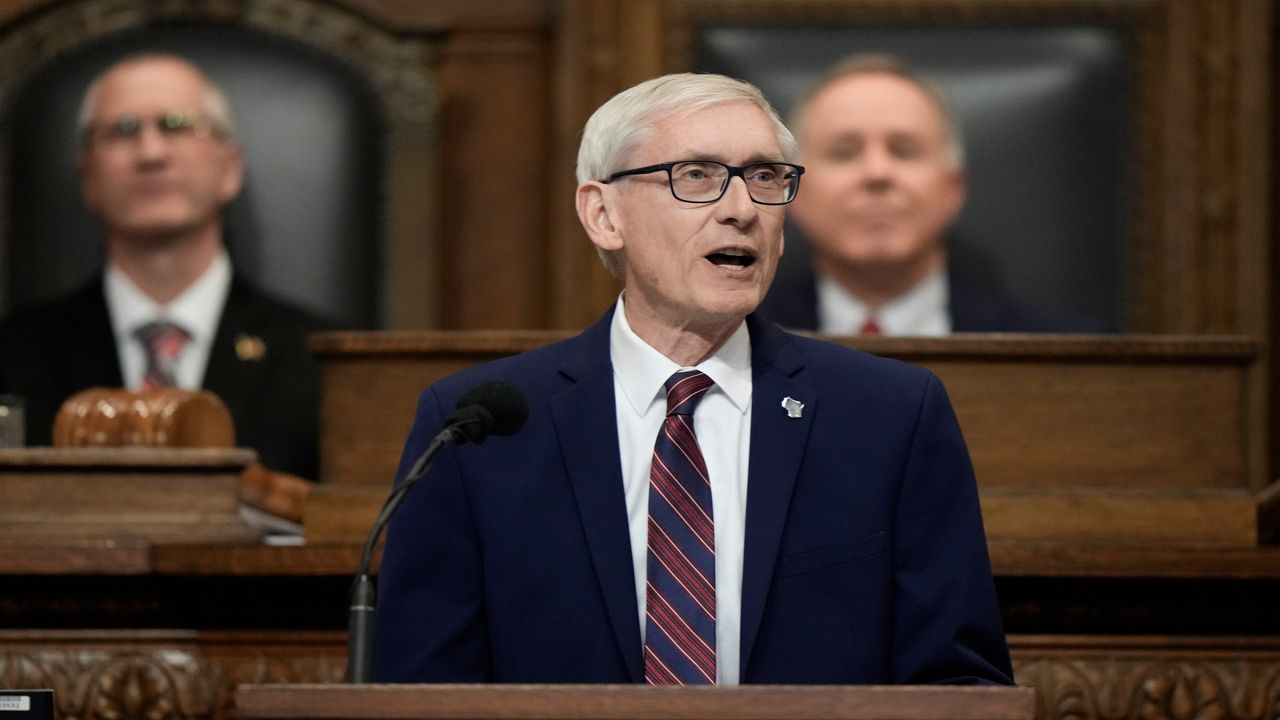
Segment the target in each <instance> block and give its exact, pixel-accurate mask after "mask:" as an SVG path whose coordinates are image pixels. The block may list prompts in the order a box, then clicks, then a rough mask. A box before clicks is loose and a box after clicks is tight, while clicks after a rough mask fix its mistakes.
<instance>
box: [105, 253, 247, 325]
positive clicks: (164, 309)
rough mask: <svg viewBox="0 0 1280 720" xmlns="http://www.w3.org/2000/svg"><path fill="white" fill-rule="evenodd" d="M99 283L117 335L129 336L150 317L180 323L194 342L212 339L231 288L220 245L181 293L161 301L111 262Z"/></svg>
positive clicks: (227, 266)
mask: <svg viewBox="0 0 1280 720" xmlns="http://www.w3.org/2000/svg"><path fill="white" fill-rule="evenodd" d="M103 286H104V288H105V294H106V297H107V307H108V309H109V310H110V315H111V326H112V330H113V332H114V333H115V335H116V337H117V338H128V337H132V336H133V333H134V331H136V330H137V329H138V328H139V327H141V326H143V325H145V324H147V323H149V322H152V321H154V320H167V321H170V322H174V323H177V324H178V325H180V326H182V328H183V329H184V330H186V331H187V332H188V333H189V334H190V335H191V339H192V340H193V341H195V342H205V343H208V342H212V341H213V335H214V333H215V332H216V330H217V327H218V320H219V319H220V317H221V315H222V306H223V304H224V303H225V302H226V299H227V294H228V292H230V288H231V261H230V259H229V258H228V257H227V251H226V250H225V249H222V250H220V251H219V252H218V254H217V255H215V256H214V258H213V262H212V263H210V264H209V267H208V268H207V269H206V270H205V271H204V273H203V274H202V275H201V276H200V277H199V278H197V279H196V281H195V282H194V283H192V284H191V286H190V287H188V288H187V289H186V290H183V291H182V294H180V295H178V297H176V298H174V299H173V300H172V301H171V302H169V303H168V304H165V305H161V304H160V303H157V302H156V301H154V300H152V299H151V297H150V296H149V295H147V294H146V293H145V292H143V291H142V290H141V289H140V288H139V287H138V286H137V285H135V284H134V283H133V281H132V280H130V279H129V277H128V276H127V275H125V273H124V271H123V270H121V269H120V268H118V267H116V266H115V265H111V264H108V265H107V269H106V272H105V273H104V276H103Z"/></svg>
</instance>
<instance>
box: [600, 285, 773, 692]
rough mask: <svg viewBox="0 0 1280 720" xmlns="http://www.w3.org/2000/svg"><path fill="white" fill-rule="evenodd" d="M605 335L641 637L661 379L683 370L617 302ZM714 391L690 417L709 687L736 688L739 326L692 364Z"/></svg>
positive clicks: (744, 341) (742, 356) (742, 347)
mask: <svg viewBox="0 0 1280 720" xmlns="http://www.w3.org/2000/svg"><path fill="white" fill-rule="evenodd" d="M609 332H610V334H609V353H610V357H611V359H612V361H613V389H614V395H615V399H616V402H617V412H618V449H619V451H620V454H621V457H622V484H623V490H624V492H625V493H626V499H627V521H628V525H629V528H630V531H631V559H632V563H633V565H634V567H635V577H636V604H637V607H639V609H640V639H641V641H642V642H643V640H644V633H645V581H646V579H647V576H648V568H647V563H648V545H649V535H648V527H649V465H650V464H651V463H652V461H653V447H654V444H655V443H656V442H657V439H658V431H659V430H660V429H661V427H662V421H663V420H664V419H665V418H666V415H667V392H666V389H665V387H664V383H666V381H667V379H668V378H669V377H671V376H672V375H673V374H675V373H676V372H677V371H679V370H682V369H688V368H682V367H681V366H679V365H677V364H676V363H674V362H672V361H671V360H670V359H668V358H667V357H666V356H664V355H662V354H661V353H659V352H658V351H657V350H654V349H653V348H652V347H650V346H649V345H648V344H647V343H645V341H644V340H641V339H640V337H639V336H638V335H636V334H635V332H633V331H632V330H631V326H630V324H628V323H627V313H626V306H625V304H624V303H623V300H622V298H618V307H617V310H616V311H615V312H614V314H613V325H612V327H611V328H610V331H609ZM696 367H697V369H698V370H701V371H702V372H703V373H706V375H707V376H708V377H710V378H711V379H712V380H713V381H715V385H714V386H712V387H711V388H710V389H709V390H707V393H706V395H704V396H703V398H702V402H701V403H699V405H698V407H697V409H696V410H695V411H694V414H693V430H694V434H696V435H697V436H698V445H699V446H700V447H701V448H702V455H703V458H704V459H705V460H706V463H707V474H708V475H709V476H710V478H711V505H712V515H713V519H714V521H715V540H716V681H717V682H718V683H719V684H721V685H737V684H738V673H739V668H738V661H739V658H738V652H739V647H740V645H741V636H742V558H743V546H744V543H745V542H746V517H747V465H748V460H749V456H750V451H751V338H750V334H749V333H748V332H747V325H746V323H745V322H744V323H742V324H741V325H739V326H738V329H737V330H736V331H735V332H734V333H733V335H732V336H731V337H730V338H729V340H728V341H727V342H725V344H724V345H723V346H722V347H721V348H720V349H719V350H717V351H716V353H715V354H714V355H712V356H711V357H710V358H707V359H706V360H704V361H703V362H701V363H699V364H698V365H697V366H696Z"/></svg>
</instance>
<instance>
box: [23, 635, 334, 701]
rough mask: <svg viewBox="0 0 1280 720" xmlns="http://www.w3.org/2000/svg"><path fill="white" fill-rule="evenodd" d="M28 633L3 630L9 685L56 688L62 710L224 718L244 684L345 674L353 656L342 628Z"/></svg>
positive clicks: (311, 680)
mask: <svg viewBox="0 0 1280 720" xmlns="http://www.w3.org/2000/svg"><path fill="white" fill-rule="evenodd" d="M27 635H28V637H26V638H25V641H22V640H20V639H19V638H8V637H4V636H2V635H0V687H8V688H23V687H27V688H52V689H53V690H54V697H55V703H56V706H57V710H56V714H57V717H60V718H62V717H68V718H70V717H74V718H80V719H81V720H176V719H184V718H201V719H206V718H208V719H211V720H222V719H224V718H230V717H231V716H232V715H231V708H232V700H233V696H234V693H235V688H236V686H237V685H239V684H242V683H334V682H341V681H342V676H343V672H344V670H345V666H346V659H345V656H346V653H345V644H344V640H343V637H342V634H341V633H323V634H315V633H313V634H312V637H304V638H297V637H287V636H282V635H281V634H280V633H275V635H276V637H270V636H271V635H272V634H271V633H265V635H267V636H268V637H267V638H265V639H262V640H260V641H257V642H254V641H253V638H250V637H247V636H241V637H235V638H232V639H231V641H230V642H228V643H222V642H214V643H213V644H211V645H205V644H204V643H199V642H196V640H197V638H196V637H195V636H194V635H195V634H194V633H188V634H185V635H186V637H183V636H182V634H173V636H170V637H163V636H161V637H157V636H156V634H154V633H152V634H148V633H145V632H140V631H134V632H128V631H126V632H121V633H91V632H84V633H78V634H69V633H49V634H48V635H49V636H50V637H49V639H48V640H42V639H41V637H40V634H39V633H28V634H27ZM68 635H76V636H78V639H79V641H78V642H69V641H70V640H71V639H72V638H71V637H68ZM317 635H320V636H319V637H317ZM258 637H261V636H260V635H259V636H258Z"/></svg>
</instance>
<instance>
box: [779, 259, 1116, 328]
mask: <svg viewBox="0 0 1280 720" xmlns="http://www.w3.org/2000/svg"><path fill="white" fill-rule="evenodd" d="M947 281H948V285H949V287H950V297H948V298H947V306H948V309H949V310H950V312H951V330H952V331H953V332H1015V333H1097V332H1103V330H1104V329H1103V327H1102V326H1101V325H1100V324H1099V323H1096V322H1091V321H1089V320H1087V319H1084V318H1075V317H1070V316H1069V315H1067V314H1066V313H1061V312H1053V311H1050V310H1046V309H1044V308H1038V307H1034V306H1031V305H1027V304H1023V303H1017V302H1014V301H1013V300H1011V299H1009V298H1008V297H1005V296H1004V295H1002V294H1000V293H999V292H997V291H995V290H992V289H990V288H983V287H980V286H978V285H976V284H974V283H973V282H970V281H969V280H968V279H967V278H965V276H964V275H962V274H958V273H956V272H953V271H951V270H950V268H949V269H948V273H947ZM757 312H759V313H760V314H761V315H763V316H765V317H767V318H769V319H770V320H772V321H774V322H776V323H778V324H779V325H781V326H783V327H785V328H788V329H791V330H816V329H817V328H818V285H817V278H816V277H815V275H814V273H813V270H812V268H805V269H803V270H794V271H790V272H788V273H785V274H784V273H782V272H779V273H778V276H777V277H776V278H775V279H774V281H773V286H772V287H771V288H769V294H768V295H767V296H766V297H765V299H764V302H762V303H761V304H760V308H759V310H758V311H757Z"/></svg>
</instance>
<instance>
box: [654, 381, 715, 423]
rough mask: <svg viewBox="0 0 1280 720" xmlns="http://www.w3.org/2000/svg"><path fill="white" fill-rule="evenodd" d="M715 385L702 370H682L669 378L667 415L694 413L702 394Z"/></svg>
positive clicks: (667, 385)
mask: <svg viewBox="0 0 1280 720" xmlns="http://www.w3.org/2000/svg"><path fill="white" fill-rule="evenodd" d="M712 385H715V383H714V382H712V380H711V378H709V377H707V376H706V375H704V374H703V373H702V371H701V370H681V371H680V372H678V373H676V374H675V375H672V376H671V377H670V378H668V379H667V382H666V388H667V415H692V414H693V411H694V409H695V408H697V407H698V402H699V401H701V400H702V396H703V395H704V394H705V393H706V392H707V390H708V389H710V388H711V386H712Z"/></svg>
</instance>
